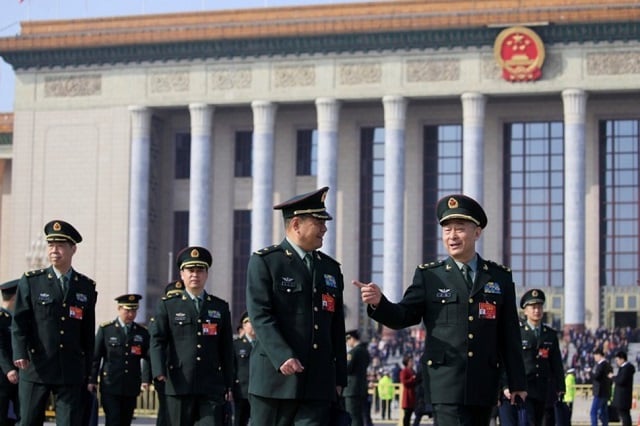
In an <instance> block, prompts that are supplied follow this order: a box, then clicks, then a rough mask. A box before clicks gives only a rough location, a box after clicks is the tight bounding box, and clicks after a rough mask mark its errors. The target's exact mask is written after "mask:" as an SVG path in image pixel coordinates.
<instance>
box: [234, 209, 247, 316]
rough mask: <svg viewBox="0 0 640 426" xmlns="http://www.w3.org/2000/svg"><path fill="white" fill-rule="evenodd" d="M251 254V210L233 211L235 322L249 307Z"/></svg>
mask: <svg viewBox="0 0 640 426" xmlns="http://www.w3.org/2000/svg"><path fill="white" fill-rule="evenodd" d="M250 255H251V210H235V211H234V212H233V272H232V274H233V286H232V296H231V297H232V301H233V302H232V305H231V312H232V313H233V315H234V319H233V323H234V324H238V321H240V315H242V313H243V312H244V311H245V310H246V309H247V303H246V290H245V289H246V287H247V263H249V256H250Z"/></svg>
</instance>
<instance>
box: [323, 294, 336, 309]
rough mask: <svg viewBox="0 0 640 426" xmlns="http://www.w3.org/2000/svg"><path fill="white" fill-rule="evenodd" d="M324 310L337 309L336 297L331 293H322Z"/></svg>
mask: <svg viewBox="0 0 640 426" xmlns="http://www.w3.org/2000/svg"><path fill="white" fill-rule="evenodd" d="M322 310H324V311H328V312H335V311H336V299H335V298H334V297H333V296H332V295H330V294H323V295H322Z"/></svg>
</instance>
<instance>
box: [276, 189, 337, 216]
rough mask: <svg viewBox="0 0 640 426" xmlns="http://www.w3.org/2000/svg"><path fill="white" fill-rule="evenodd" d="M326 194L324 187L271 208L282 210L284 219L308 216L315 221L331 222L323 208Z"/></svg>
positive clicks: (327, 190) (326, 190)
mask: <svg viewBox="0 0 640 426" xmlns="http://www.w3.org/2000/svg"><path fill="white" fill-rule="evenodd" d="M327 192H329V187H328V186H325V187H323V188H320V189H318V190H316V191H312V192H307V193H306V194H302V195H296V196H295V197H293V198H291V199H289V200H287V201H285V202H283V203H280V204H278V205H275V206H273V209H274V210H282V216H283V217H284V218H285V219H289V218H292V217H294V216H300V215H310V216H313V217H315V218H317V219H322V220H331V219H333V218H332V217H331V215H330V214H329V213H327V210H326V208H325V206H324V200H325V198H327Z"/></svg>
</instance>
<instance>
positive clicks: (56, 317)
mask: <svg viewBox="0 0 640 426" xmlns="http://www.w3.org/2000/svg"><path fill="white" fill-rule="evenodd" d="M44 232H45V234H46V239H47V254H48V257H49V261H50V262H51V266H50V267H48V268H45V269H38V270H35V271H30V272H26V273H25V274H24V275H23V276H22V278H20V282H19V283H18V292H17V295H16V307H15V311H14V316H13V328H12V342H13V358H14V365H15V366H16V367H18V368H19V369H20V381H19V385H18V393H19V396H20V424H21V425H22V426H30V425H34V426H35V425H38V426H41V425H42V424H43V423H44V412H45V406H46V404H47V401H48V399H49V396H50V394H51V393H53V395H54V396H55V410H56V423H57V424H58V425H73V426H76V425H78V424H80V422H81V421H82V415H83V410H82V409H81V407H83V403H82V401H83V398H82V397H83V391H84V392H85V393H86V385H87V384H88V380H89V376H90V374H91V363H92V359H93V348H94V343H95V304H96V299H97V292H96V288H95V287H96V284H95V282H94V281H93V280H91V279H89V278H87V277H86V276H84V275H82V274H80V273H78V272H77V271H76V270H74V269H73V268H72V267H71V259H72V258H73V256H74V254H75V253H76V250H77V244H78V243H80V242H81V241H82V236H81V235H80V233H79V232H78V231H77V230H76V229H75V228H74V227H73V226H72V225H71V224H69V223H67V222H64V221H62V220H53V221H51V222H49V223H47V224H46V225H45V227H44Z"/></svg>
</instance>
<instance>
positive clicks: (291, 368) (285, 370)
mask: <svg viewBox="0 0 640 426" xmlns="http://www.w3.org/2000/svg"><path fill="white" fill-rule="evenodd" d="M303 371H304V367H303V366H302V364H300V361H298V360H297V359H296V358H289V359H288V360H286V361H285V362H283V363H282V365H281V366H280V372H281V373H282V374H284V375H285V376H291V375H293V374H296V373H302V372H303Z"/></svg>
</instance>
